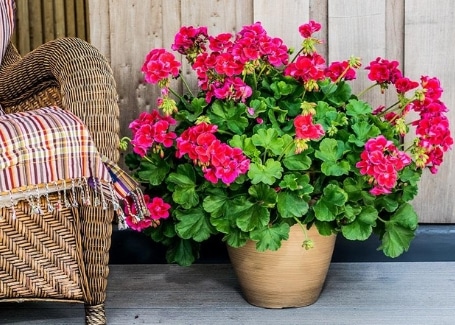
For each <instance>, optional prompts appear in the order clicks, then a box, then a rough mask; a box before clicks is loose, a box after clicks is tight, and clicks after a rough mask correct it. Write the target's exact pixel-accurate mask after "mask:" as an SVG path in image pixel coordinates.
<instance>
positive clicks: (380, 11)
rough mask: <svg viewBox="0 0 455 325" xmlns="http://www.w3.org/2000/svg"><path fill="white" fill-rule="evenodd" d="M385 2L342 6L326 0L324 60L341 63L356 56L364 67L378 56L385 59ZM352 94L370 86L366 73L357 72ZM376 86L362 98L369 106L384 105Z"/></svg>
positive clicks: (354, 0) (361, 0) (362, 0)
mask: <svg viewBox="0 0 455 325" xmlns="http://www.w3.org/2000/svg"><path fill="white" fill-rule="evenodd" d="M385 2H386V0H351V4H350V5H349V6H346V2H345V1H344V0H330V1H329V7H328V26H329V31H328V33H329V40H328V44H329V48H328V54H329V57H328V61H329V62H333V61H343V60H347V59H349V57H351V56H355V57H360V58H361V60H362V65H363V67H366V66H367V65H368V64H369V63H370V62H371V61H372V60H374V59H376V58H377V57H378V56H380V57H383V58H384V57H385V54H386V48H387V40H386V29H385V19H386V11H385V9H386V5H385ZM353 85H354V86H353V91H354V93H359V92H360V91H362V90H363V89H365V88H366V87H368V86H370V85H371V82H370V81H369V80H368V78H367V72H366V71H364V69H359V70H358V72H357V80H355V82H354V83H353ZM379 92H380V91H379V87H377V88H375V89H373V91H370V92H369V93H367V94H366V96H365V97H363V98H362V99H364V100H366V101H368V102H370V103H373V107H375V106H379V105H384V104H385V101H384V100H385V98H384V96H380V94H379Z"/></svg>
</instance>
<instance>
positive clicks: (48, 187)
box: [0, 177, 149, 229]
mask: <svg viewBox="0 0 455 325" xmlns="http://www.w3.org/2000/svg"><path fill="white" fill-rule="evenodd" d="M52 193H57V197H58V198H57V201H55V200H54V201H53V202H52V201H51V200H50V198H49V195H50V194H52ZM43 198H44V204H43ZM22 200H25V201H27V203H28V204H29V206H30V208H31V211H32V213H34V214H38V215H40V214H43V213H44V212H45V211H47V212H53V211H54V210H57V211H61V210H62V209H63V208H78V207H79V206H81V205H82V206H95V207H98V206H101V207H102V208H103V209H108V208H109V206H111V207H112V208H113V209H114V211H115V212H116V213H117V216H118V220H119V229H124V228H126V223H125V218H126V216H125V213H124V209H125V210H126V212H127V214H128V215H131V216H133V217H134V218H137V219H138V220H142V219H144V218H146V217H148V216H149V212H148V209H147V207H146V204H145V202H144V200H143V194H142V191H141V189H140V188H139V187H138V188H136V189H134V190H132V191H129V192H128V193H126V194H124V195H120V194H119V193H118V192H116V188H115V184H114V183H113V182H109V183H107V182H105V181H99V180H97V179H95V178H93V177H90V178H85V177H81V178H77V179H72V180H66V181H59V182H54V183H52V184H45V185H41V186H27V187H25V188H18V189H15V190H14V191H8V192H4V193H0V207H6V208H9V210H10V216H9V217H12V218H13V219H16V207H17V204H18V203H19V201H22ZM120 202H121V203H120ZM122 205H123V206H122ZM133 211H134V212H135V213H133ZM3 217H5V216H1V215H0V220H1V219H2V218H3Z"/></svg>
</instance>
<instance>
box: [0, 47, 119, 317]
mask: <svg viewBox="0 0 455 325" xmlns="http://www.w3.org/2000/svg"><path fill="white" fill-rule="evenodd" d="M0 104H1V106H2V108H3V109H4V111H5V112H7V113H11V112H17V111H23V110H30V109H36V108H40V107H44V106H50V105H57V106H60V107H62V108H64V109H67V110H70V111H71V112H73V113H74V114H76V115H77V116H78V117H79V118H81V120H82V121H84V123H85V124H86V125H87V127H88V129H89V130H90V133H91V136H92V138H93V140H94V142H95V145H96V146H97V148H98V150H99V151H100V153H101V154H103V155H105V156H107V157H108V158H110V159H111V160H113V161H114V162H116V161H118V158H119V152H118V149H117V148H118V142H119V136H118V133H119V121H118V117H119V108H118V105H117V92H116V89H115V81H114V78H113V75H112V71H111V69H110V67H109V65H108V63H107V61H106V59H105V58H104V57H103V56H102V55H101V54H100V53H99V51H98V50H96V49H95V48H94V47H93V46H91V45H90V44H88V43H86V42H85V41H82V40H79V39H76V38H62V39H58V40H55V41H51V42H48V43H46V44H44V45H42V46H41V47H39V48H37V49H36V50H34V51H33V52H31V53H29V54H27V55H25V56H24V57H21V56H20V55H19V54H18V53H17V51H16V49H15V48H14V46H13V45H11V44H10V45H9V46H8V48H7V50H6V53H5V57H4V58H3V61H2V64H1V66H0ZM50 199H51V202H52V203H53V204H55V205H57V203H58V196H56V195H53V196H51V198H50ZM43 206H44V203H43ZM44 210H45V209H44ZM31 212H32V211H30V206H29V204H28V203H27V202H25V201H21V202H19V204H18V206H17V207H16V220H13V218H12V217H11V210H10V209H8V208H2V209H0V218H1V220H0V302H1V301H23V300H32V301H33V300H54V299H59V300H61V301H67V302H74V301H77V302H81V303H85V305H86V308H85V310H86V317H85V321H86V324H105V323H106V316H105V311H104V301H105V298H106V285H107V277H108V273H109V268H108V258H109V255H108V254H109V248H110V238H111V231H112V219H113V216H114V211H113V210H112V209H107V210H103V209H102V208H101V207H86V206H80V207H78V208H69V207H68V208H63V209H62V210H60V211H57V210H54V211H53V212H47V211H46V210H45V211H44V214H43V215H36V214H32V213H31ZM2 217H3V218H2Z"/></svg>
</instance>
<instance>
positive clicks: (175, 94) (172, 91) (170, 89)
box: [168, 88, 184, 102]
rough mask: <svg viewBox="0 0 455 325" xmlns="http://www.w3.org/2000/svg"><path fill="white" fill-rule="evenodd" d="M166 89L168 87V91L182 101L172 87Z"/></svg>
mask: <svg viewBox="0 0 455 325" xmlns="http://www.w3.org/2000/svg"><path fill="white" fill-rule="evenodd" d="M168 89H169V91H170V92H171V93H172V94H173V95H174V96H175V97H177V98H178V99H179V100H180V101H181V102H184V100H183V97H182V96H180V95H179V94H178V93H176V92H175V91H174V90H173V89H172V88H168Z"/></svg>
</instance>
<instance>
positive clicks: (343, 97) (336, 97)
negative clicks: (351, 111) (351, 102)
mask: <svg viewBox="0 0 455 325" xmlns="http://www.w3.org/2000/svg"><path fill="white" fill-rule="evenodd" d="M328 92H329V93H330V95H329V96H327V99H328V100H329V101H330V102H331V103H333V104H334V105H335V106H341V105H343V104H344V103H346V101H347V100H348V99H349V98H350V97H351V95H352V91H351V86H349V84H347V83H346V82H344V81H342V82H339V83H338V87H337V89H336V90H335V91H332V90H329V91H328Z"/></svg>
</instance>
